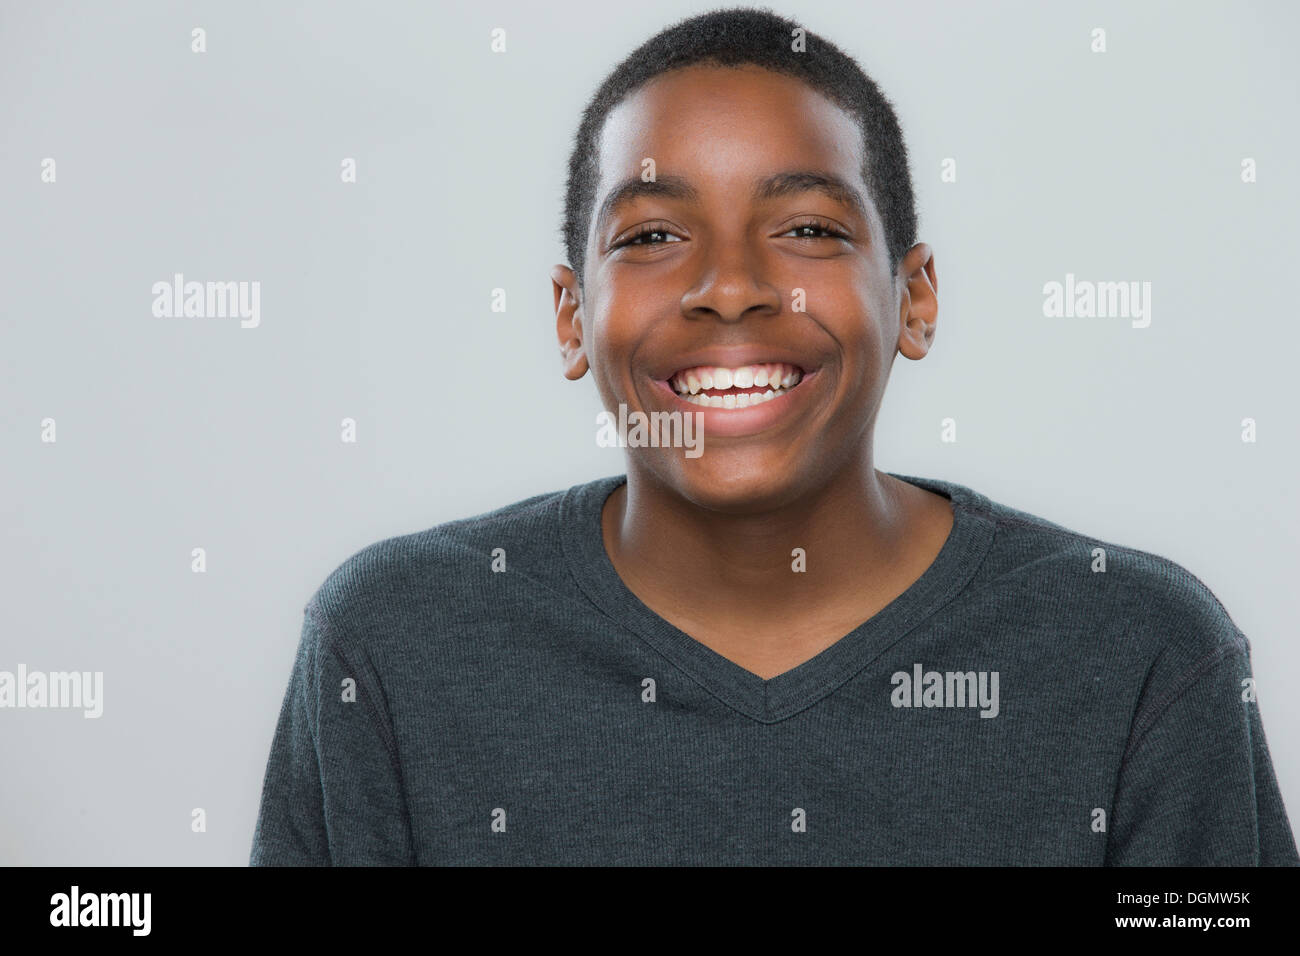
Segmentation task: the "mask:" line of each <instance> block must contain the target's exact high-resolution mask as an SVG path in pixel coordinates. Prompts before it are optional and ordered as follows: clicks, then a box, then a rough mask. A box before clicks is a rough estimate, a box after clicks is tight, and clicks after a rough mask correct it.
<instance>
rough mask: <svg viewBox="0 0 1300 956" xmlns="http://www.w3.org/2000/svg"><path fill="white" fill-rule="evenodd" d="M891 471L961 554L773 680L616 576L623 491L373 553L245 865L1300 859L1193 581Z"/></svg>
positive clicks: (309, 612) (1227, 621)
mask: <svg viewBox="0 0 1300 956" xmlns="http://www.w3.org/2000/svg"><path fill="white" fill-rule="evenodd" d="M895 477H897V478H900V479H902V480H904V481H909V482H911V483H913V484H916V485H919V486H921V487H924V488H927V489H929V490H931V491H934V492H937V493H939V494H941V495H944V496H946V497H948V498H950V499H951V501H952V503H953V510H954V517H955V521H954V525H953V528H952V531H951V533H950V535H949V538H948V540H947V542H946V543H945V544H944V546H943V549H942V550H941V551H940V553H939V555H938V557H937V558H936V559H935V561H934V563H933V564H932V565H931V566H930V567H929V568H928V569H927V570H926V571H925V573H924V574H923V575H922V576H921V577H920V578H919V579H918V580H917V581H916V582H915V583H914V584H913V585H912V586H911V587H910V588H908V589H907V591H905V592H904V593H903V594H902V595H900V596H899V597H898V598H896V599H895V600H894V601H893V602H892V603H891V604H889V605H888V606H887V607H885V608H884V609H883V610H882V611H880V612H879V613H878V614H876V615H875V616H874V617H873V618H871V619H870V620H869V621H867V622H866V623H864V624H862V625H861V626H859V627H858V628H856V629H855V630H853V631H852V632H851V633H850V634H848V635H847V636H845V637H844V638H842V639H841V640H839V641H838V642H837V643H835V644H833V645H832V646H831V647H829V648H827V649H826V650H825V651H823V652H822V653H820V654H818V655H817V656H816V657H814V658H813V659H811V660H809V661H807V662H805V663H804V664H801V665H800V666H799V667H796V668H794V669H793V670H791V671H787V672H786V673H784V674H781V675H779V676H777V677H775V678H773V679H771V680H763V679H761V678H760V677H758V676H756V675H755V674H752V673H750V672H749V671H746V670H745V669H743V668H742V667H740V666H739V665H736V664H734V663H732V662H731V661H729V660H728V659H727V658H725V657H722V656H721V655H719V654H717V653H715V652H714V651H712V650H710V649H709V648H708V647H706V646H705V645H704V644H701V643H700V642H699V641H696V640H695V639H693V638H692V637H690V636H689V635H687V634H686V633H684V632H682V631H680V630H678V629H677V628H676V627H674V626H673V625H672V624H670V623H668V622H667V621H665V620H664V619H663V618H661V617H659V616H658V615H657V614H655V613H654V612H653V611H651V610H650V609H649V608H647V607H646V606H645V605H644V604H643V603H642V602H641V601H640V600H638V599H637V598H636V596H635V595H633V594H632V593H631V591H629V590H628V588H627V587H626V585H624V584H623V582H622V580H621V579H620V578H619V576H618V574H617V572H616V571H615V570H614V568H613V566H612V564H611V563H610V561H609V558H608V556H607V555H606V553H605V550H604V545H603V543H602V538H601V530H600V511H601V506H602V505H603V503H604V501H605V499H606V498H607V497H608V495H609V494H610V492H612V491H613V490H614V489H615V488H616V487H617V486H618V485H619V484H620V483H622V482H623V481H625V480H626V479H625V478H624V477H623V476H613V477H608V478H602V479H599V480H596V481H592V482H589V483H587V484H582V485H576V486H574V487H572V488H570V489H568V490H567V491H564V492H554V493H551V494H545V495H538V496H536V497H533V498H529V499H527V500H525V501H521V502H518V503H516V504H513V505H510V506H508V507H505V508H501V509H499V510H497V511H493V512H491V513H488V514H484V515H479V516H476V517H473V518H467V519H464V520H460V521H453V522H450V523H447V524H443V525H440V526H438V527H435V528H432V529H429V530H427V531H423V532H419V533H416V534H410V535H404V536H400V537H396V538H390V539H388V540H385V541H381V542H379V543H377V544H374V545H371V546H370V547H368V548H365V549H364V550H362V551H360V552H358V553H357V554H355V555H353V556H352V557H351V558H349V559H348V560H347V561H345V562H344V563H343V564H342V565H341V566H339V568H338V569H337V570H335V571H334V572H333V573H332V574H331V575H330V576H329V577H328V578H327V579H326V581H325V582H324V584H322V586H321V587H320V589H319V590H318V591H317V592H316V594H315V595H313V596H312V598H311V600H310V602H309V603H308V605H307V607H306V613H305V618H304V624H303V630H302V637H301V641H300V644H299V647H298V654H297V660H296V663H295V665H294V668H293V672H292V675H291V678H290V681H289V687H288V692H287V693H286V695H285V698H284V703H283V707H282V709H281V712H280V718H279V724H278V726H277V728H276V731H275V738H274V741H273V743H272V745H271V754H270V760H269V762H268V764H267V768H266V777H265V782H264V786H263V792H262V803H261V809H260V813H259V815H258V820H257V828H256V832H255V835H254V839H253V847H252V854H251V863H252V864H253V865H274V864H298V865H302V864H321V865H328V864H335V865H340V864H423V865H471V864H495V865H518V864H523V865H553V864H572V865H595V864H616V865H618V864H622V865H673V864H677V865H683V864H684V865H692V864H699V865H759V864H777V865H782V864H795V865H808V864H863V865H941V866H947V865H1003V864H1011V865H1040V864H1041V865H1067V866H1101V865H1178V866H1204V865H1247V866H1253V865H1269V866H1271V865H1291V866H1294V865H1300V858H1297V853H1296V843H1295V839H1294V837H1293V835H1292V832H1291V829H1290V827H1289V825H1288V822H1287V817H1286V812H1285V809H1284V807H1283V803H1282V798H1281V795H1280V794H1279V792H1278V787H1277V781H1276V779H1275V777H1274V773H1273V767H1272V764H1271V762H1270V759H1269V752H1268V746H1267V743H1266V741H1265V738H1264V729H1263V726H1262V723H1261V720H1260V714H1259V704H1258V702H1257V701H1256V699H1255V695H1254V691H1253V680H1251V670H1250V647H1249V644H1248V643H1247V641H1246V638H1245V637H1244V636H1243V635H1242V634H1241V632H1240V631H1239V630H1238V629H1237V627H1236V626H1235V625H1234V624H1233V622H1232V620H1231V618H1230V617H1229V616H1228V614H1227V612H1226V611H1225V610H1224V608H1223V607H1222V606H1221V605H1220V604H1219V602H1218V601H1217V600H1216V599H1215V597H1214V595H1213V594H1212V593H1211V592H1210V591H1209V590H1208V589H1207V588H1206V587H1205V585H1204V584H1202V583H1201V582H1200V581H1199V580H1197V579H1196V578H1195V577H1194V576H1193V575H1191V574H1190V573H1189V572H1187V571H1186V570H1185V569H1184V568H1182V567H1180V566H1179V565H1177V564H1175V563H1173V562H1172V561H1169V560H1166V559H1165V558H1161V557H1158V556H1155V555H1152V554H1148V553H1145V552H1141V551H1136V550H1133V549H1131V548H1124V547H1120V546H1117V545H1113V544H1109V543H1106V542H1101V541H1097V540H1094V539H1092V538H1088V537H1086V536H1085V535H1082V534H1079V533H1075V532H1073V531H1070V530H1067V529H1065V528H1062V527H1060V526H1058V525H1055V524H1053V523H1050V522H1048V521H1045V520H1043V519H1041V518H1037V517H1034V516H1033V515H1030V514H1026V513H1024V512H1021V511H1017V510H1015V509H1013V508H1009V507H1007V506H1005V505H1001V504H998V503H995V502H993V501H990V500H989V499H988V498H986V497H985V496H983V495H981V494H979V493H978V492H975V491H973V490H971V489H970V488H967V487H965V486H962V485H958V484H955V483H952V482H946V481H939V480H935V479H923V478H917V477H912V476H904V475H895ZM795 546H797V542H796V543H793V544H791V543H786V542H778V543H775V544H774V547H780V548H782V549H783V550H784V551H785V552H787V553H788V552H790V551H791V550H792V548H793V547H795ZM816 560H817V555H816V554H815V553H814V554H809V555H807V562H808V564H809V565H812V563H813V562H815V561H816ZM1103 568H1104V570H1103ZM792 573H798V572H795V571H792ZM804 573H807V572H804Z"/></svg>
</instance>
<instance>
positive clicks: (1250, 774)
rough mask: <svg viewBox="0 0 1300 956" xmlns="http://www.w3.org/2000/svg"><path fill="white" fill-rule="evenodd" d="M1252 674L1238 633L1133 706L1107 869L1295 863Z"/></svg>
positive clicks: (1299, 862)
mask: <svg viewBox="0 0 1300 956" xmlns="http://www.w3.org/2000/svg"><path fill="white" fill-rule="evenodd" d="M1250 677H1251V669H1250V645H1249V643H1248V642H1247V641H1246V640H1245V638H1244V636H1240V635H1238V640H1237V641H1236V642H1234V644H1225V645H1223V646H1222V647H1221V649H1220V651H1219V652H1218V653H1216V654H1213V655H1210V656H1209V657H1208V658H1207V659H1206V660H1204V661H1202V662H1199V664H1198V666H1197V667H1195V668H1194V669H1193V670H1192V672H1191V673H1188V674H1186V675H1185V676H1184V679H1183V680H1182V681H1180V683H1179V685H1178V686H1176V687H1174V688H1171V689H1170V691H1168V692H1167V693H1165V694H1164V695H1163V696H1161V697H1160V698H1158V699H1156V700H1154V701H1152V702H1150V703H1149V705H1148V706H1147V707H1144V708H1142V709H1140V710H1139V714H1138V716H1137V718H1136V720H1135V722H1134V728H1133V736H1132V738H1131V739H1130V741H1129V745H1128V750H1127V753H1126V754H1125V758H1124V762H1123V765H1122V768H1121V771H1120V776H1119V781H1118V786H1117V789H1116V793H1115V799H1114V803H1113V813H1112V819H1111V824H1112V826H1111V834H1110V839H1109V841H1108V844H1107V853H1106V864H1107V865H1108V866H1297V865H1300V858H1298V857H1297V854H1296V843H1295V838H1294V836H1293V835H1292V832H1291V828H1290V825H1289V823H1288V821H1287V815H1286V810H1285V808H1284V806H1283V803H1282V796H1281V793H1280V792H1279V791H1278V786H1277V779H1276V777H1275V775H1274V773H1273V764H1272V761H1271V760H1270V758H1269V752H1268V743H1267V741H1266V740H1265V737H1264V726H1263V722H1262V720H1261V719H1260V713H1259V703H1258V701H1257V700H1256V699H1255V696H1254V692H1253V686H1252V685H1253V681H1251V680H1250Z"/></svg>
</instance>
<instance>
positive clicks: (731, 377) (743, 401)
mask: <svg viewBox="0 0 1300 956" xmlns="http://www.w3.org/2000/svg"><path fill="white" fill-rule="evenodd" d="M802 378H803V373H802V372H801V371H800V370H799V369H798V368H796V367H795V366H793V365H786V364H784V363H780V362H776V363H767V364H764V365H742V366H741V367H739V368H719V367H716V366H701V367H697V368H693V369H688V370H686V371H683V372H678V373H677V374H675V375H674V376H673V377H672V379H670V380H669V385H671V386H672V388H673V390H674V391H675V392H677V394H678V395H680V396H681V398H682V399H683V400H685V401H688V402H690V403H691V404H692V405H699V406H700V407H701V408H728V409H736V408H752V407H753V406H755V405H761V404H762V403H763V402H770V401H771V400H772V399H774V398H780V397H781V396H782V395H785V394H788V392H789V390H790V389H791V388H793V387H794V386H795V385H798V384H799V381H800V379H802ZM764 387H766V389H767V391H765V392H751V391H741V390H742V389H746V390H748V389H754V388H760V389H761V388H764ZM709 389H716V390H723V389H736V391H734V392H731V393H729V394H726V395H705V394H702V393H703V392H704V391H706V390H709Z"/></svg>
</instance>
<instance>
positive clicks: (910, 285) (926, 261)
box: [898, 242, 939, 361]
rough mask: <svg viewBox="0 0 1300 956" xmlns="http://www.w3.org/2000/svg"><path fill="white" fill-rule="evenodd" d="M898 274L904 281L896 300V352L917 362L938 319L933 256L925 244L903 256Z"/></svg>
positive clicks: (916, 246) (930, 341)
mask: <svg viewBox="0 0 1300 956" xmlns="http://www.w3.org/2000/svg"><path fill="white" fill-rule="evenodd" d="M899 272H900V274H901V276H902V277H903V278H904V279H905V282H904V286H903V294H902V296H901V297H900V301H899V335H898V351H899V352H901V353H902V354H903V356H904V357H905V358H909V359H912V360H913V361H916V360H918V359H922V358H925V356H926V355H927V354H928V353H929V351H930V346H931V344H932V343H933V342H934V335H935V328H936V325H937V320H938V314H939V297H938V292H937V290H938V285H939V284H938V280H937V278H936V276H935V270H934V253H933V252H932V251H931V250H930V247H929V246H928V245H926V244H925V243H923V242H918V243H917V244H916V245H914V246H913V247H912V248H911V249H910V250H908V253H907V255H906V256H904V258H903V262H902V263H901V264H900V266H899Z"/></svg>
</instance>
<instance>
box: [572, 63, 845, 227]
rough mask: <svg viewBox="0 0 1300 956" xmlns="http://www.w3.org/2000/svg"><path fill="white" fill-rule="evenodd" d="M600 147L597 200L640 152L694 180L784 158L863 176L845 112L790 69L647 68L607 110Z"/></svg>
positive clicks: (736, 176)
mask: <svg viewBox="0 0 1300 956" xmlns="http://www.w3.org/2000/svg"><path fill="white" fill-rule="evenodd" d="M598 157H599V166H598V168H599V171H600V172H599V177H598V182H597V188H596V196H597V201H598V202H599V198H600V197H601V196H603V195H604V192H605V191H606V190H608V189H609V188H610V187H611V186H612V185H613V184H614V183H617V182H618V181H619V180H621V179H623V178H624V177H626V176H629V175H638V176H639V175H640V174H641V171H642V161H643V160H644V159H647V158H650V159H653V160H654V162H655V169H656V171H657V172H658V171H662V172H663V173H672V174H675V175H682V176H685V177H686V178H688V179H691V180H693V181H694V182H696V184H697V185H699V186H700V187H701V189H707V188H710V187H718V186H727V185H736V186H741V185H748V183H750V182H752V181H754V180H757V179H760V178H762V177H763V176H765V175H767V174H770V173H772V172H774V171H778V170H783V169H789V168H800V169H818V170H823V171H826V172H830V173H835V174H838V175H839V176H841V177H843V178H845V179H847V180H848V181H849V182H852V183H855V184H856V183H861V170H862V161H863V143H862V132H861V129H860V128H859V126H858V124H857V123H856V122H855V121H854V119H853V117H852V116H850V115H849V114H848V113H847V112H845V111H844V110H843V109H841V108H840V107H838V106H837V105H835V103H833V102H832V101H831V100H830V99H828V98H827V97H826V96H824V95H823V94H821V93H819V92H818V91H816V90H815V89H813V88H812V87H811V86H809V85H808V84H807V83H804V82H803V81H801V80H799V79H796V78H795V77H792V76H786V75H784V74H780V73H775V72H773V71H771V70H765V69H762V68H759V67H755V66H751V65H745V66H741V67H717V66H703V65H694V66H690V67H685V68H682V69H677V70H673V71H671V72H669V73H665V74H662V75H660V76H657V77H655V78H654V79H653V80H651V81H649V82H648V83H646V84H645V85H644V86H643V87H641V88H640V89H638V90H637V91H635V92H634V93H632V94H630V95H629V96H628V97H627V99H625V100H624V101H623V102H621V103H620V104H619V105H618V106H617V107H615V108H614V109H613V110H611V111H610V114H609V116H608V117H607V119H606V121H605V125H604V127H603V129H602V130H601V136H600V143H599V148H598Z"/></svg>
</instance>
